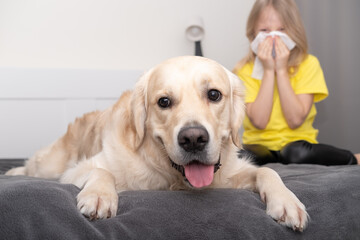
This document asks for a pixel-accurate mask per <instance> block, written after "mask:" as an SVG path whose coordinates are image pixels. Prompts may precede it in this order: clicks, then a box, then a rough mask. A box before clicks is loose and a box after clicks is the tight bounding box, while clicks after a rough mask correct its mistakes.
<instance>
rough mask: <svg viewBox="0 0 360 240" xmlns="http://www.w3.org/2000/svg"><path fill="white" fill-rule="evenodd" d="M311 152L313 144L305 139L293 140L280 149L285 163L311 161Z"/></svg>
mask: <svg viewBox="0 0 360 240" xmlns="http://www.w3.org/2000/svg"><path fill="white" fill-rule="evenodd" d="M311 153H312V144H311V143H309V142H307V141H304V140H301V141H296V142H291V143H289V144H287V145H286V146H285V147H284V148H283V149H282V150H281V151H280V154H281V158H282V159H281V160H282V163H284V164H290V163H297V164H301V163H309V162H308V160H309V159H310V156H311Z"/></svg>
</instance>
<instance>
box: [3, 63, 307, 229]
mask: <svg viewBox="0 0 360 240" xmlns="http://www.w3.org/2000/svg"><path fill="white" fill-rule="evenodd" d="M243 98H244V87H243V85H242V83H241V80H240V79H238V78H237V77H236V76H235V75H234V74H232V73H231V72H230V71H228V70H226V69H225V68H224V67H223V66H221V65H220V64H218V63H216V62H215V61H213V60H210V59H207V58H203V57H194V56H183V57H177V58H173V59H169V60H167V61H165V62H163V63H161V64H159V65H157V66H156V67H154V68H152V69H151V70H149V71H148V72H146V73H145V74H144V75H143V76H142V77H141V78H140V80H139V81H138V83H137V84H136V86H135V89H134V90H133V91H128V92H125V93H124V94H123V95H122V96H121V97H120V99H119V100H118V102H117V103H116V104H115V105H113V106H112V107H110V108H108V109H107V110H105V111H102V112H100V111H97V112H92V113H89V114H85V115H84V116H83V117H81V118H78V119H76V121H75V122H74V123H73V124H71V125H69V127H68V130H67V132H66V134H65V135H64V136H63V137H61V138H60V139H58V140H57V141H56V142H55V143H53V144H52V145H50V146H48V147H46V148H44V149H42V150H40V151H39V152H37V153H36V154H35V155H34V156H33V157H32V158H30V159H29V160H28V161H27V162H26V164H25V166H24V167H20V168H14V169H12V170H10V171H9V172H7V174H8V175H19V174H21V175H28V176H34V177H42V178H60V181H61V182H62V183H71V184H74V185H76V186H77V187H79V188H81V191H80V193H79V194H78V196H77V202H78V208H79V210H80V211H81V213H82V214H84V215H85V216H87V217H89V218H90V219H103V218H109V217H113V216H115V215H116V212H117V207H118V193H119V192H121V191H124V190H147V189H152V190H161V189H162V190H179V189H184V190H190V189H203V188H241V189H251V190H253V191H256V192H259V194H260V196H261V199H262V200H263V201H264V202H265V203H266V204H267V208H266V211H267V214H268V215H270V216H271V217H272V218H273V219H275V220H277V221H278V222H279V223H280V224H283V225H286V226H288V227H290V228H293V229H294V230H298V231H302V230H303V229H304V228H305V227H306V224H307V221H308V215H307V212H306V210H305V207H304V205H303V204H302V203H301V202H300V201H299V200H298V198H297V197H296V196H295V195H294V194H293V193H292V192H291V191H290V190H289V189H287V188H286V187H285V185H284V184H283V182H282V180H281V179H280V177H279V175H278V174H277V173H276V172H275V171H273V170H271V169H270V168H266V167H261V168H258V167H256V166H254V165H252V164H251V161H250V160H249V159H246V158H243V157H238V150H239V148H240V147H241V144H240V136H239V132H238V131H239V128H240V127H241V124H242V119H243V116H244V100H243Z"/></svg>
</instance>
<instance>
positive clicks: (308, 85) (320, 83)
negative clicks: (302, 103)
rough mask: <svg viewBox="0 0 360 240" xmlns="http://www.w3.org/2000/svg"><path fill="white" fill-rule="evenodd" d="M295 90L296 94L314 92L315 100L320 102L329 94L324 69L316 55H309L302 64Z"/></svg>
mask: <svg viewBox="0 0 360 240" xmlns="http://www.w3.org/2000/svg"><path fill="white" fill-rule="evenodd" d="M294 91H295V94H314V102H320V101H322V100H324V99H325V98H326V97H327V96H328V95H329V92H328V89H327V86H326V83H325V78H324V74H323V71H322V69H321V66H320V63H319V60H318V59H317V58H316V57H314V56H312V55H308V57H307V58H306V59H305V60H304V61H303V62H302V63H301V64H300V66H299V69H298V72H297V73H296V82H295V86H294Z"/></svg>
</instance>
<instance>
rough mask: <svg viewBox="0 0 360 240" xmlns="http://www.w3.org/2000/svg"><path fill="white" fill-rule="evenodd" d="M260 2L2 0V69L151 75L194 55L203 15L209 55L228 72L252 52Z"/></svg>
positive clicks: (236, 0) (0, 55) (0, 15)
mask: <svg viewBox="0 0 360 240" xmlns="http://www.w3.org/2000/svg"><path fill="white" fill-rule="evenodd" d="M253 2H254V1H253V0H241V1H239V0H221V1H220V0H1V1H0V66H17V67H35V68H38V67H40V68H44V67H45V68H96V69H99V68H100V69H126V70H129V69H132V70H133V69H136V70H144V69H148V68H150V67H152V66H153V65H155V64H157V63H159V62H161V61H163V60H165V59H167V58H170V57H173V56H178V55H189V54H193V51H194V50H193V44H192V43H191V42H189V41H187V39H186V38H185V35H184V31H185V28H186V26H187V22H188V20H189V19H191V18H192V17H193V16H201V17H202V18H203V20H204V25H205V39H204V40H203V53H204V55H205V56H207V57H209V58H213V59H215V60H217V61H218V62H220V63H222V64H223V65H224V66H226V67H228V68H232V67H233V66H234V64H235V62H236V61H238V60H239V58H240V57H241V56H243V54H244V53H245V52H246V51H247V49H248V42H247V39H246V37H245V23H246V18H247V16H248V12H249V11H250V8H251V6H252V4H253Z"/></svg>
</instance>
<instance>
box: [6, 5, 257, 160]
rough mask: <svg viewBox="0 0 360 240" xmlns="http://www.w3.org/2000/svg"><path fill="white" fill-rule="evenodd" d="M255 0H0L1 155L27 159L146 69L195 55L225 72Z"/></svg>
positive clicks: (242, 48)
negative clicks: (193, 32)
mask: <svg viewBox="0 0 360 240" xmlns="http://www.w3.org/2000/svg"><path fill="white" fill-rule="evenodd" d="M253 2H254V0H241V1H238V0H221V1H220V0H0V158H24V157H29V156H31V155H32V154H33V152H34V151H35V150H37V149H39V148H40V147H43V146H45V145H47V144H49V143H50V142H52V141H54V140H55V139H56V138H58V137H60V136H61V135H62V134H63V133H64V131H65V130H66V125H67V124H68V122H70V121H73V120H74V118H75V117H76V116H80V115H81V114H82V113H84V112H87V111H91V110H95V109H104V108H106V107H108V106H109V105H111V104H112V103H113V102H114V101H116V99H117V97H118V96H120V94H121V93H122V92H123V91H124V90H127V89H129V88H131V87H132V86H133V84H134V83H135V82H136V79H137V78H138V77H139V76H140V75H141V74H142V72H143V71H144V70H146V69H149V68H151V67H152V66H154V65H155V64H157V63H159V62H161V61H163V60H165V59H167V58H170V57H174V56H178V55H192V54H193V53H194V46H193V43H191V42H189V41H188V40H187V39H186V38H185V34H184V32H185V28H186V26H187V22H188V21H189V19H191V18H192V17H193V16H201V17H202V18H203V20H204V25H205V38H204V40H203V41H202V47H203V53H204V55H205V56H206V57H209V58H212V59H215V60H216V61H218V62H220V63H221V64H223V65H224V66H225V67H227V68H230V69H231V68H232V67H233V66H234V65H235V63H236V62H237V61H238V60H239V59H240V58H241V57H242V56H244V55H245V54H246V52H247V50H248V42H247V39H246V37H245V24H246V19H247V16H248V13H249V11H250V8H251V6H252V4H253Z"/></svg>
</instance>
